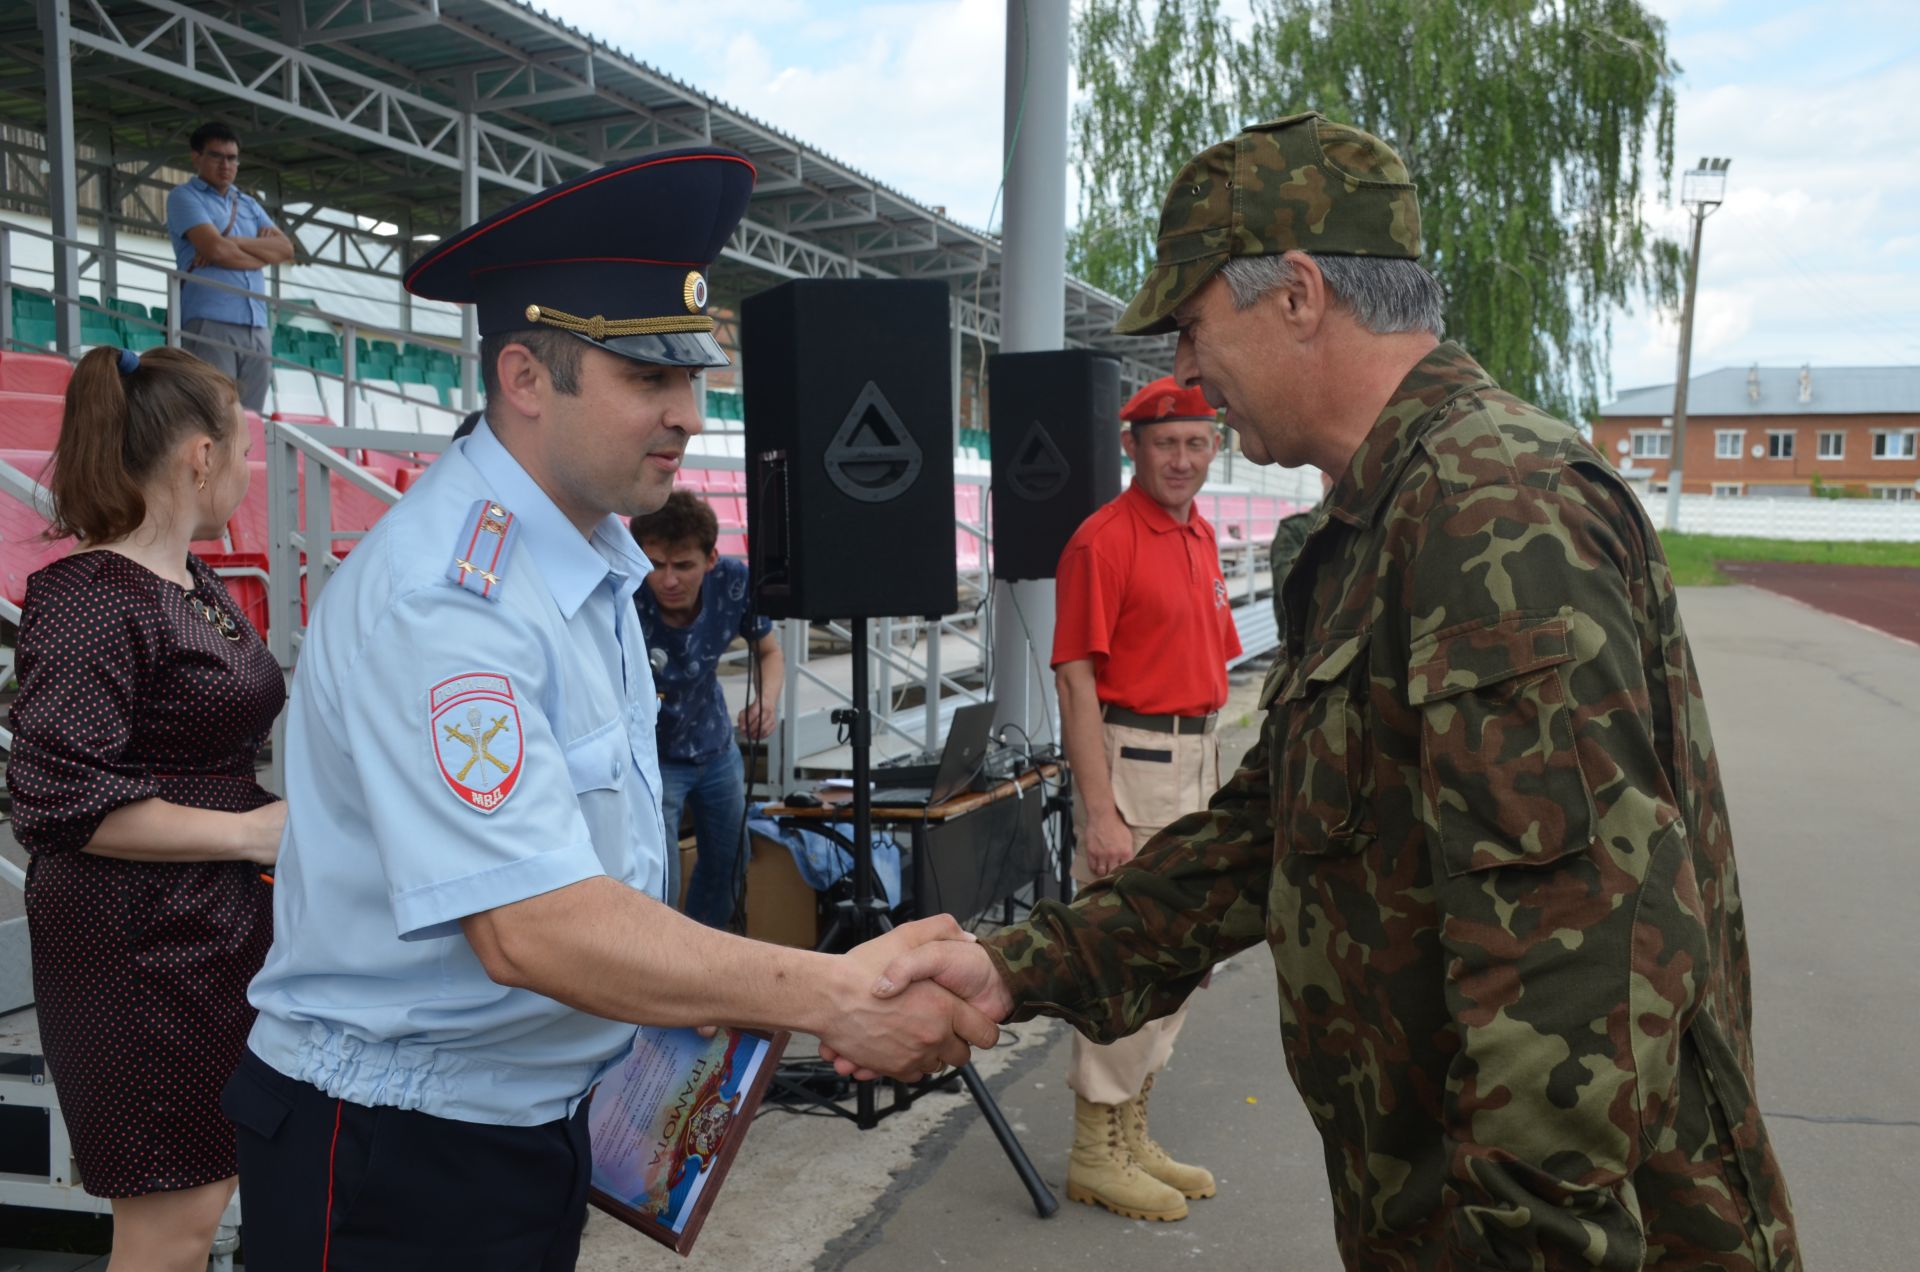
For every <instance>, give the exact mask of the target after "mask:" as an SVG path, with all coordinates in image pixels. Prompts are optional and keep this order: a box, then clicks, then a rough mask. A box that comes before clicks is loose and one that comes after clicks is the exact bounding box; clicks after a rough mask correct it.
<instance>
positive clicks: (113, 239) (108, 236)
mask: <svg viewBox="0 0 1920 1272" xmlns="http://www.w3.org/2000/svg"><path fill="white" fill-rule="evenodd" d="M117 176H118V174H117V173H116V172H115V171H114V167H113V156H112V155H111V154H109V155H108V156H107V166H106V168H105V169H103V170H102V171H101V173H100V232H99V234H98V235H97V236H96V241H97V242H98V243H99V244H100V302H101V303H102V304H104V305H106V306H107V308H109V309H111V308H113V298H114V297H115V296H118V295H119V294H120V242H119V235H118V232H117V230H116V229H115V227H114V224H113V218H114V216H115V215H116V214H118V212H119V211H120V183H119V181H118V180H116V179H115V178H116V177H117Z"/></svg>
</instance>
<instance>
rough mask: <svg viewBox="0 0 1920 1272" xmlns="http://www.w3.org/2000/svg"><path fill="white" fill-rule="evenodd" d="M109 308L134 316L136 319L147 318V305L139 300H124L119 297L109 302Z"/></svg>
mask: <svg viewBox="0 0 1920 1272" xmlns="http://www.w3.org/2000/svg"><path fill="white" fill-rule="evenodd" d="M107 308H109V309H111V310H114V311H116V312H118V313H123V314H132V315H133V316H134V317H135V318H145V317H146V316H147V307H146V306H145V305H143V304H141V303H140V302H139V301H137V300H122V299H121V298H120V297H118V296H115V297H113V298H112V299H111V300H109V301H107Z"/></svg>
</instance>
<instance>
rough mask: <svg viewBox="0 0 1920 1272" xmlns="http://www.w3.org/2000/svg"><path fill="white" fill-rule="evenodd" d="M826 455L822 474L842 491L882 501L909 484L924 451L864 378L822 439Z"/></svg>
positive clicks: (866, 500) (884, 398) (884, 397)
mask: <svg viewBox="0 0 1920 1272" xmlns="http://www.w3.org/2000/svg"><path fill="white" fill-rule="evenodd" d="M825 458H826V465H827V476H828V477H829V478H831V479H832V481H833V484H834V485H836V486H838V487H839V488H840V490H841V492H842V493H843V494H845V495H847V496H848V497H849V498H852V499H858V500H860V501H861V502H862V503H885V502H887V501H888V500H889V499H894V498H897V497H898V496H900V495H902V494H904V493H905V492H906V490H907V487H909V486H911V485H913V479H914V478H915V477H918V476H919V475H920V465H921V463H922V461H923V459H924V458H925V457H924V456H923V455H922V454H921V451H920V444H919V443H918V442H916V441H914V440H913V435H912V434H911V433H909V432H907V428H906V425H904V424H902V423H901V422H900V416H899V415H898V414H897V413H895V411H894V409H893V404H892V403H891V402H889V401H887V395H886V394H884V393H882V392H881V391H880V386H879V385H877V384H875V383H874V382H873V381H872V380H868V381H867V385H866V387H865V388H863V389H861V390H860V396H859V397H857V398H855V399H854V401H853V408H852V409H851V410H849V411H848V412H847V418H846V419H845V420H843V421H841V424H840V427H839V429H838V430H837V431H836V432H835V433H834V435H833V440H832V441H830V442H828V443H827V453H826V457H825Z"/></svg>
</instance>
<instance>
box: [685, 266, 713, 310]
mask: <svg viewBox="0 0 1920 1272" xmlns="http://www.w3.org/2000/svg"><path fill="white" fill-rule="evenodd" d="M680 296H681V299H683V300H685V301H686V302H687V312H688V313H691V314H697V313H699V312H700V311H701V310H703V309H705V308H706V307H707V280H706V279H705V278H704V277H702V276H701V273H700V271H699V270H697V269H692V270H688V271H687V281H686V283H685V284H684V285H683V286H682V287H681V289H680Z"/></svg>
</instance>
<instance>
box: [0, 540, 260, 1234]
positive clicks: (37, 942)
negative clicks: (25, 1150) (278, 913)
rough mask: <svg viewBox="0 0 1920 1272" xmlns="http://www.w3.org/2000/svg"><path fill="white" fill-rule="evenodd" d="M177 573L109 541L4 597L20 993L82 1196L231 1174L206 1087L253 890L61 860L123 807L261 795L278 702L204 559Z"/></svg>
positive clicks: (225, 878) (230, 1013)
mask: <svg viewBox="0 0 1920 1272" xmlns="http://www.w3.org/2000/svg"><path fill="white" fill-rule="evenodd" d="M188 568H189V569H190V571H191V572H192V575H193V579H194V591H193V592H192V593H188V592H187V591H186V590H185V589H183V588H181V587H180V586H179V585H178V584H176V583H173V582H170V581H168V580H166V579H163V578H161V577H159V576H158V575H156V574H154V573H152V572H151V571H149V570H148V569H146V568H145V567H144V566H141V565H139V564H137V563H136V562H134V561H131V560H128V559H127V558H126V557H123V556H121V555H119V554H118V553H115V552H111V551H101V552H83V553H76V554H75V555H72V556H69V557H66V558H64V559H62V560H60V561H56V562H54V563H53V564H52V565H49V566H47V567H45V568H44V569H42V570H40V571H38V572H37V573H35V574H34V575H33V577H32V578H31V579H29V580H28V581H27V598H26V603H25V604H24V605H23V606H22V607H21V619H20V638H19V644H18V670H19V677H20V694H19V697H18V699H17V700H16V701H15V702H14V705H13V714H12V719H11V723H12V726H13V733H14V750H13V756H12V759H11V762H10V763H9V764H8V767H7V786H8V787H9V788H10V789H11V790H12V792H13V809H14V834H15V836H16V837H17V838H18V839H19V841H20V843H21V844H22V845H23V846H24V847H25V848H26V849H27V850H28V852H29V853H30V854H31V855H32V856H31V861H30V864H29V866H28V873H27V896H26V908H27V928H28V933H29V935H30V936H31V938H32V942H33V989H34V997H35V1000H36V1005H37V1007H38V1010H39V1013H40V1034H41V1040H42V1042H43V1044H44V1045H45V1049H46V1056H47V1065H48V1068H49V1069H50V1070H51V1072H52V1075H53V1081H54V1090H55V1091H56V1093H57V1094H58V1095H59V1097H60V1109H61V1112H62V1114H63V1115H64V1116H65V1117H66V1121H67V1132H68V1134H69V1135H70V1136H71V1137H72V1140H73V1151H74V1156H75V1158H76V1159H78V1162H79V1166H80V1180H81V1183H82V1184H83V1185H84V1186H85V1188H86V1190H87V1191H88V1192H90V1193H92V1194H94V1195H95V1196H98V1197H133V1196H139V1195H141V1194H143V1193H151V1192H162V1191H167V1190H172V1189H179V1188H193V1187H197V1186H198V1185H200V1184H206V1183H211V1182H213V1181H214V1180H217V1179H225V1178H226V1177H227V1176H229V1175H232V1174H233V1173H234V1171H235V1163H234V1145H233V1129H232V1127H231V1126H229V1125H228V1124H227V1121H226V1119H225V1117H223V1116H222V1115H221V1112H220V1107H219V1094H220V1088H221V1086H222V1085H223V1084H224V1083H225V1082H226V1080H227V1077H228V1076H229V1075H230V1074H231V1073H232V1072H233V1069H234V1066H235V1065H236V1064H237V1063H238V1062H239V1058H240V1051H241V1048H242V1047H243V1046H244V1045H245V1043H246V1037H247V1031H248V1030H249V1029H250V1028H251V1027H252V1025H253V1009H252V1008H251V1007H249V1006H248V1005H247V1000H246V989H247V982H248V981H249V980H251V979H252V978H253V975H254V973H255V972H257V971H259V970H260V962H261V960H262V959H264V958H265V957H266V953H267V946H268V944H270V943H271V941H272V938H273V908H272V891H273V889H272V885H271V884H268V883H266V882H264V881H262V880H261V878H260V871H259V867H257V866H255V865H252V864H251V863H248V862H244V861H197V862H177V863H176V862H162V863H150V862H136V861H124V860H119V859H116V858H113V857H102V856H97V855H95V854H93V853H88V852H82V851H80V850H81V848H82V847H84V846H85V845H86V844H87V842H88V841H89V840H91V839H92V838H93V835H94V832H95V830H96V829H98V827H99V825H100V821H101V819H102V818H104V817H105V816H106V815H107V814H108V813H110V812H112V811H113V810H114V809H116V808H119V807H121V806H122V805H124V804H130V803H133V802H135V801H137V800H143V799H149V798H152V797H155V796H157V797H159V798H161V799H164V800H168V801H170V802H172V803H175V804H183V805H188V806H191V807H195V808H211V809H219V810H222V811H225V812H245V811H247V810H249V809H254V808H258V807H259V806H261V805H262V804H266V803H269V802H271V801H272V799H273V796H271V795H270V794H268V793H267V792H266V791H265V790H263V789H262V788H261V786H260V785H259V783H258V782H256V781H255V780H254V770H253V764H254V757H255V756H256V755H257V754H258V753H259V750H260V746H261V744H262V743H263V742H264V741H265V740H266V735H267V730H268V729H269V728H270V727H271V725H272V723H273V718H274V716H275V715H276V714H278V712H279V710H280V707H281V704H282V703H283V702H284V700H285V697H286V691H285V687H284V682H283V681H282V679H281V675H280V669H279V667H278V666H277V665H276V664H275V663H274V661H273V656H272V655H271V654H269V653H268V652H267V649H266V646H265V645H264V644H262V643H261V640H260V637H259V636H258V635H257V634H256V633H255V632H254V630H253V628H252V626H251V625H250V624H248V622H247V620H246V619H245V618H244V617H243V616H242V615H241V613H240V611H239V609H238V608H237V607H236V606H235V605H234V603H233V600H232V598H231V597H229V596H228V595H227V591H226V588H224V587H223V586H221V583H220V580H219V578H218V577H217V576H216V575H215V574H214V573H213V571H212V570H211V569H209V568H208V567H207V566H206V565H205V564H204V563H203V562H201V561H200V560H199V559H198V558H189V560H188ZM196 599H197V600H198V601H200V602H204V603H207V604H212V605H217V606H218V607H219V609H220V610H221V611H223V612H224V613H225V614H226V615H227V616H228V618H230V619H231V620H232V622H233V624H234V629H233V630H235V632H236V634H237V636H238V637H239V638H238V639H237V640H229V639H227V637H226V636H224V635H223V634H222V633H221V630H220V629H219V627H217V626H216V625H215V624H214V623H213V622H210V621H208V619H207V618H206V617H205V616H204V615H202V614H201V613H200V612H199V610H198V609H197V608H196V606H195V601H196Z"/></svg>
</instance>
